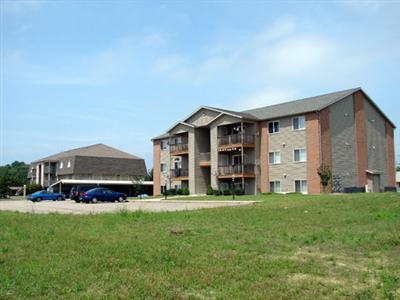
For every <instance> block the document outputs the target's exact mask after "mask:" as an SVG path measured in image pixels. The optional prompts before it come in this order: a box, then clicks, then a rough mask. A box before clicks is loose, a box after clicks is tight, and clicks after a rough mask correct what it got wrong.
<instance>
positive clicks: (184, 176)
mask: <svg viewBox="0 0 400 300" xmlns="http://www.w3.org/2000/svg"><path fill="white" fill-rule="evenodd" d="M171 178H172V179H174V180H189V170H188V169H182V168H181V169H173V170H171Z"/></svg>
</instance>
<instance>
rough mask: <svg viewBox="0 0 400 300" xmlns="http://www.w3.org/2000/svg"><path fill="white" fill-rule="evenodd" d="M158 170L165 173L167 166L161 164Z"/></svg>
mask: <svg viewBox="0 0 400 300" xmlns="http://www.w3.org/2000/svg"><path fill="white" fill-rule="evenodd" d="M160 170H161V172H166V171H167V164H161V167H160Z"/></svg>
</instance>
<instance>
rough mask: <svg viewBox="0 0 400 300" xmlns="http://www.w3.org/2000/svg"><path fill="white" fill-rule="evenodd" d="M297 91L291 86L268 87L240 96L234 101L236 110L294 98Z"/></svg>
mask: <svg viewBox="0 0 400 300" xmlns="http://www.w3.org/2000/svg"><path fill="white" fill-rule="evenodd" d="M297 95H298V92H297V91H295V90H294V89H291V88H269V89H266V90H262V91H259V92H256V93H252V94H249V95H246V96H243V97H240V98H239V99H237V100H236V101H234V105H233V107H235V109H237V110H246V109H251V108H258V107H263V106H268V105H273V104H277V103H281V102H284V101H290V100H294V99H295V98H296V96H297Z"/></svg>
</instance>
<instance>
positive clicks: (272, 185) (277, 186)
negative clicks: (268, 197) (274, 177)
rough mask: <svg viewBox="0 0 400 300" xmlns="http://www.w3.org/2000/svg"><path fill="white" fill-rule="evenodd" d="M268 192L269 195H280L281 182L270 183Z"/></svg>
mask: <svg viewBox="0 0 400 300" xmlns="http://www.w3.org/2000/svg"><path fill="white" fill-rule="evenodd" d="M269 191H270V192H271V193H280V192H281V182H280V181H270V182H269Z"/></svg>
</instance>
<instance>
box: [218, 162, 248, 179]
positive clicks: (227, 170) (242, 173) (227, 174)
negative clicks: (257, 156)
mask: <svg viewBox="0 0 400 300" xmlns="http://www.w3.org/2000/svg"><path fill="white" fill-rule="evenodd" d="M233 176H234V177H235V178H254V177H255V172H254V164H242V165H229V166H219V167H218V178H221V179H224V178H232V177H233Z"/></svg>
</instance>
